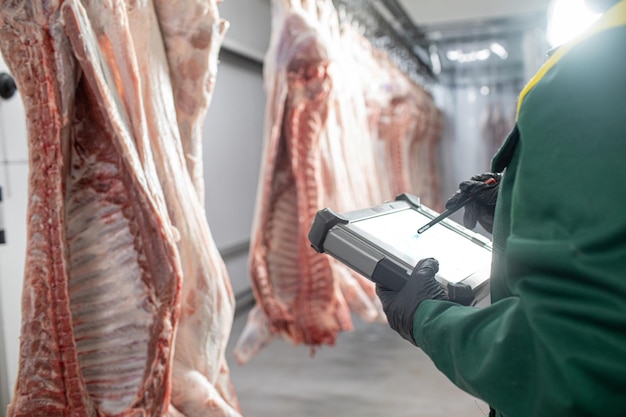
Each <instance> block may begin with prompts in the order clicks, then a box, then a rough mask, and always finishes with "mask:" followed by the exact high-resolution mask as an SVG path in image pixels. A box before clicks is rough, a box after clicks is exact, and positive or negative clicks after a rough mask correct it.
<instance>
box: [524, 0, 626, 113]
mask: <svg viewBox="0 0 626 417" xmlns="http://www.w3.org/2000/svg"><path fill="white" fill-rule="evenodd" d="M623 25H626V0H622V1H620V2H619V3H618V4H616V5H615V6H613V7H612V8H611V9H609V10H608V11H607V12H606V13H605V14H604V15H602V16H601V17H600V18H599V19H598V20H597V21H596V22H595V23H594V24H593V25H591V27H590V28H589V29H587V30H586V31H585V32H584V33H583V34H582V35H580V36H578V37H577V38H576V39H573V40H572V41H570V42H568V43H566V44H565V45H563V46H561V47H560V48H559V49H557V50H556V51H555V52H554V54H553V55H552V56H551V57H550V58H548V60H547V61H546V62H545V63H544V64H543V66H542V67H541V68H540V69H539V71H537V73H536V74H535V75H534V76H533V78H532V79H531V80H530V81H529V82H528V84H526V87H524V89H523V90H522V92H521V93H520V96H519V100H518V102H517V114H516V116H515V119H516V120H517V118H518V117H519V112H520V109H521V107H522V102H523V101H524V98H525V97H526V95H527V94H528V92H529V91H530V90H532V89H533V87H534V86H535V85H536V84H537V83H538V82H539V81H540V80H541V79H542V78H543V77H544V75H546V74H547V73H548V71H550V70H551V69H552V67H553V66H554V65H555V64H556V63H557V62H559V60H560V59H561V58H562V57H563V56H564V55H565V54H567V53H568V52H569V51H570V50H571V49H572V48H573V47H575V46H576V45H578V44H579V43H580V42H582V41H584V40H585V39H587V38H590V37H591V36H593V35H595V34H597V33H599V32H602V31H605V30H607V29H612V28H615V27H618V26H623Z"/></svg>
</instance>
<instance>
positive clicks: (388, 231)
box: [352, 210, 491, 282]
mask: <svg viewBox="0 0 626 417" xmlns="http://www.w3.org/2000/svg"><path fill="white" fill-rule="evenodd" d="M429 221H430V219H429V218H427V217H426V216H424V215H422V214H421V213H419V212H417V211H415V210H403V211H400V212H396V213H393V214H388V215H383V216H377V217H372V218H369V219H365V220H360V221H356V222H352V226H354V227H357V228H359V229H361V230H362V231H364V232H366V233H368V234H370V235H371V236H373V237H375V238H377V239H378V240H380V241H381V242H382V243H384V244H386V245H388V246H390V247H392V248H395V249H396V251H399V252H401V256H399V257H401V258H402V259H403V260H404V261H405V262H407V263H409V264H411V265H416V264H417V263H418V262H419V261H420V259H423V258H435V259H437V260H438V261H439V275H441V277H443V278H444V279H445V280H446V281H448V282H459V281H461V280H463V279H465V278H467V276H468V275H470V274H472V273H473V272H475V271H477V270H479V269H482V268H485V267H488V266H489V265H490V263H491V251H490V250H488V249H485V248H484V247H481V246H479V245H477V244H476V243H474V242H472V241H471V240H469V239H467V238H465V237H463V236H462V235H459V234H458V233H456V232H454V231H452V230H450V229H448V228H446V227H444V226H442V225H441V224H436V225H434V226H432V227H431V228H430V229H428V230H427V231H425V232H423V233H422V234H419V235H418V234H417V229H419V228H420V227H422V226H424V225H425V224H426V223H428V222H429Z"/></svg>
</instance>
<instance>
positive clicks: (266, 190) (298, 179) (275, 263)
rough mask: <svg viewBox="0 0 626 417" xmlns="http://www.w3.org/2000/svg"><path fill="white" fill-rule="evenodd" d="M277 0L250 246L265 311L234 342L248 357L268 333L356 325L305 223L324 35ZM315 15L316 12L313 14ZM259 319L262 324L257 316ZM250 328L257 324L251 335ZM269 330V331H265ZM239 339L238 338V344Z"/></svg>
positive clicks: (291, 334) (327, 81)
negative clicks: (276, 28) (315, 250)
mask: <svg viewBox="0 0 626 417" xmlns="http://www.w3.org/2000/svg"><path fill="white" fill-rule="evenodd" d="M276 6H277V5H275V7H274V8H273V12H274V16H273V19H274V20H273V22H274V24H275V25H276V24H278V22H281V23H282V25H284V26H282V25H281V27H282V28H283V29H282V30H281V31H278V32H274V36H276V34H277V33H279V34H280V35H279V36H280V37H281V39H280V40H276V39H274V40H273V42H272V45H273V47H275V48H276V49H271V48H272V47H270V49H271V51H270V52H268V55H267V56H268V59H267V60H266V62H267V63H266V70H265V71H266V83H267V84H266V89H267V91H268V106H267V111H268V114H267V119H268V120H269V121H268V122H267V124H266V129H267V132H266V143H265V150H264V156H263V168H262V171H263V172H262V174H261V178H260V183H259V191H258V199H257V212H256V214H255V216H256V218H255V224H256V226H255V227H254V229H253V237H252V247H251V253H250V257H251V259H250V263H251V274H252V276H253V281H252V282H253V289H254V292H255V295H256V298H257V302H258V303H259V306H260V307H261V308H262V310H263V314H261V313H260V312H259V311H257V310H254V311H253V312H252V313H251V314H250V317H251V318H257V319H258V320H264V319H265V317H264V316H266V318H267V321H259V322H255V321H249V325H250V326H251V327H252V328H254V330H252V329H251V328H248V329H247V330H246V331H245V332H244V335H242V338H241V339H240V340H241V341H246V346H240V347H238V349H237V356H238V360H239V361H240V362H245V361H246V360H247V359H248V358H249V355H250V354H253V353H254V351H255V349H256V348H253V347H250V344H255V343H258V344H259V345H262V344H263V343H265V342H266V340H263V341H260V339H263V338H259V334H258V333H257V332H261V331H263V330H264V327H263V326H264V325H265V324H266V323H267V324H269V326H270V330H271V333H274V334H281V335H283V336H285V337H287V338H289V339H290V340H292V341H293V342H294V343H305V344H308V345H312V346H316V345H320V344H323V343H327V344H332V343H334V340H335V337H336V335H337V334H338V333H339V332H340V331H342V330H346V329H349V328H351V321H350V316H349V309H348V307H347V305H346V303H345V300H344V299H343V297H342V295H341V292H340V290H339V288H338V286H337V285H336V283H335V280H334V279H333V276H332V274H331V273H330V272H331V267H330V260H329V258H328V257H327V256H324V255H320V254H317V255H315V254H311V253H310V251H311V248H310V243H309V241H308V238H307V236H308V228H309V225H310V224H311V222H312V220H313V218H314V216H315V213H316V212H317V210H318V208H319V207H320V206H321V205H322V204H323V202H324V188H323V184H322V181H321V180H322V178H321V162H322V160H321V158H320V147H321V132H322V131H323V129H324V128H325V126H326V122H327V118H328V115H329V111H330V109H329V104H330V100H329V95H330V94H331V92H332V89H333V78H332V74H331V72H332V67H331V65H330V61H331V60H330V58H329V56H328V51H327V49H326V47H325V44H324V42H323V41H322V40H321V39H320V38H319V36H318V33H317V31H316V30H315V26H314V25H315V23H314V22H312V20H313V17H314V16H313V15H312V14H311V13H307V12H306V11H305V10H297V11H296V12H293V11H290V10H289V8H287V9H283V7H282V6H278V7H276ZM315 18H317V16H315ZM255 323H258V324H255ZM250 331H252V332H253V334H252V335H249V334H247V333H249V332H250ZM264 334H267V332H266V333H264ZM240 345H241V344H240Z"/></svg>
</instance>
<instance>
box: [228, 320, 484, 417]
mask: <svg viewBox="0 0 626 417" xmlns="http://www.w3.org/2000/svg"><path fill="white" fill-rule="evenodd" d="M246 317H247V314H246V313H244V314H241V315H239V316H238V317H237V318H236V320H235V323H234V326H233V332H232V335H233V336H232V340H231V341H230V348H229V351H228V355H229V357H228V360H229V364H230V367H231V374H232V375H231V376H232V381H233V384H234V385H235V389H236V391H237V394H238V396H239V401H240V403H241V407H242V409H243V414H244V417H339V416H349V417H352V416H355V417H383V416H384V417H419V416H428V417H438V416H441V417H443V416H445V417H457V416H458V417H484V416H486V415H487V414H488V407H487V405H486V404H485V403H483V402H482V401H479V400H476V399H475V398H473V397H471V396H469V395H468V394H465V393H464V392H462V391H460V390H459V389H458V388H456V387H455V386H454V385H452V383H450V382H449V381H448V380H447V379H446V378H445V377H444V376H443V375H442V374H441V373H439V372H438V371H437V369H436V368H435V367H434V365H433V364H432V362H431V361H430V359H429V358H428V357H427V356H426V355H425V354H423V353H422V351H421V350H419V349H417V348H416V347H414V346H413V345H411V344H410V343H408V342H406V341H404V340H403V339H401V338H400V336H398V335H397V334H396V333H395V332H393V331H392V330H391V329H389V328H388V326H387V325H386V324H384V325H383V324H365V323H363V322H362V321H361V320H359V319H355V320H354V324H355V330H354V331H353V332H348V333H343V334H342V335H341V336H340V337H339V339H338V341H337V344H336V346H334V347H324V348H322V349H320V350H318V351H317V352H316V354H315V356H314V357H311V356H310V351H309V349H308V348H305V347H294V346H292V345H291V344H289V343H288V342H285V341H283V340H278V339H277V340H274V341H273V342H272V343H271V344H270V345H268V346H267V347H266V348H265V349H264V350H263V351H261V353H260V354H259V355H257V356H256V357H254V358H253V359H252V361H251V362H250V363H248V364H247V365H244V366H239V365H237V364H236V362H235V361H234V359H233V358H232V346H233V345H234V343H235V342H236V338H237V337H238V336H239V334H240V333H241V329H242V328H243V325H244V324H245V320H246Z"/></svg>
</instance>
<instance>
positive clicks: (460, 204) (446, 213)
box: [417, 178, 497, 235]
mask: <svg viewBox="0 0 626 417" xmlns="http://www.w3.org/2000/svg"><path fill="white" fill-rule="evenodd" d="M496 182H497V181H496V180H495V179H493V178H489V179H488V180H487V181H485V184H495V183H496ZM473 198H474V196H473V195H471V194H469V195H468V196H467V197H465V198H464V199H462V200H460V201H459V202H458V203H457V204H456V206H454V207H451V208H449V209H448V210H446V211H444V212H443V213H441V214H440V215H439V216H437V217H435V218H434V219H432V220H431V221H430V222H428V224H425V225H424V226H422V227H420V228H419V229H417V234H418V235H419V234H422V233H424V232H425V231H427V230H428V229H430V228H431V227H432V226H434V225H436V224H437V223H439V222H440V221H442V220H443V219H445V218H446V217H448V216H449V215H451V214H452V213H454V212H456V211H457V210H459V209H460V208H461V207H463V206H465V205H466V204H467V203H469V202H470V201H472V199H473Z"/></svg>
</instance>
